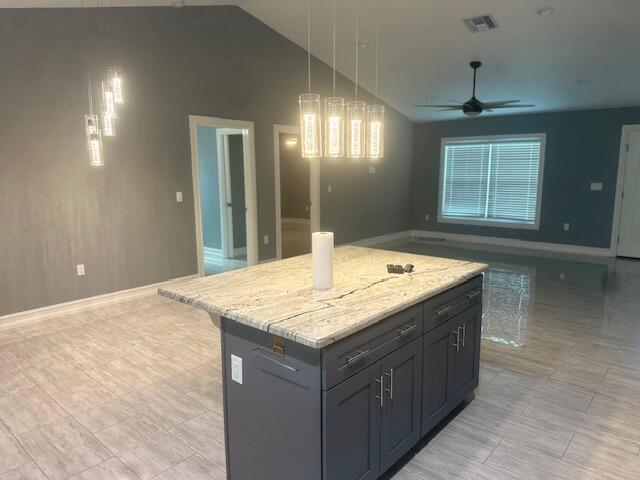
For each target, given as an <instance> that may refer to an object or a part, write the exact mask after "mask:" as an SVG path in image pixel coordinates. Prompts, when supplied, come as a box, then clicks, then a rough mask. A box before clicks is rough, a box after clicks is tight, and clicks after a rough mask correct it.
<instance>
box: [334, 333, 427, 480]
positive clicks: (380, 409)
mask: <svg viewBox="0 0 640 480" xmlns="http://www.w3.org/2000/svg"><path fill="white" fill-rule="evenodd" d="M421 354H422V345H421V343H420V341H418V340H415V341H413V342H411V343H409V344H408V345H405V346H404V347H402V348H400V349H398V350H396V351H394V352H392V353H391V354H389V355H387V356H386V357H384V358H383V359H381V360H380V361H378V362H376V363H375V364H374V365H371V366H370V367H368V368H366V369H365V370H363V371H361V372H359V373H357V374H356V375H354V376H352V377H351V378H349V379H348V380H345V381H344V382H342V383H339V384H338V385H336V386H335V387H333V388H332V389H331V390H329V391H327V392H325V393H324V402H323V403H324V409H323V413H324V418H325V421H324V436H323V438H324V442H323V445H324V451H325V455H324V478H325V479H326V480H333V479H340V480H368V479H376V478H378V476H379V475H380V474H382V473H383V472H384V471H386V470H387V469H388V468H389V467H391V466H392V465H393V464H394V463H396V462H397V461H398V460H399V459H400V457H402V455H404V454H405V453H406V452H408V451H409V449H411V447H413V446H414V445H415V444H416V443H417V442H418V440H419V439H420V397H421V391H420V384H421V382H422V375H421V370H422V356H421Z"/></svg>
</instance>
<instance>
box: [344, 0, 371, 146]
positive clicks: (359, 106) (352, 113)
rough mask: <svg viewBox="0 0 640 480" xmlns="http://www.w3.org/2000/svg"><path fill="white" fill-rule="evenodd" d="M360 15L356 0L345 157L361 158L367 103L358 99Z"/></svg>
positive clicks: (357, 0)
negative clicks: (353, 66) (353, 71)
mask: <svg viewBox="0 0 640 480" xmlns="http://www.w3.org/2000/svg"><path fill="white" fill-rule="evenodd" d="M359 16H360V1H359V0H356V44H355V46H356V82H355V84H356V86H355V98H354V100H353V101H352V102H348V103H347V157H349V158H363V157H364V156H365V155H366V151H365V150H366V149H365V145H366V144H365V139H366V114H367V105H366V103H365V102H362V101H359V100H358V49H359V48H360V47H359V45H358V43H359V37H358V27H359V20H358V17H359Z"/></svg>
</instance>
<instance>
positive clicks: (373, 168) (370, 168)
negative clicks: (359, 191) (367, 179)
mask: <svg viewBox="0 0 640 480" xmlns="http://www.w3.org/2000/svg"><path fill="white" fill-rule="evenodd" d="M369 173H370V174H371V175H375V173H376V167H375V166H374V165H369Z"/></svg>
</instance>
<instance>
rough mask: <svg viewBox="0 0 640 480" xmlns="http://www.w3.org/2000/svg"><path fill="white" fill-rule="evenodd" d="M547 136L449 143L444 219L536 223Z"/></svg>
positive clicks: (444, 177) (442, 189)
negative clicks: (543, 154) (544, 143)
mask: <svg viewBox="0 0 640 480" xmlns="http://www.w3.org/2000/svg"><path fill="white" fill-rule="evenodd" d="M542 141H543V140H542V138H539V137H534V138H521V139H509V140H498V139H496V140H485V141H468V142H465V141H460V140H457V141H455V142H449V143H445V144H444V146H443V148H444V152H443V161H444V165H443V175H442V181H441V186H440V193H441V202H440V208H441V212H440V214H441V217H443V218H450V219H461V220H474V221H480V222H497V223H515V224H526V225H535V224H536V221H537V218H538V217H537V207H538V190H539V188H538V187H539V182H540V178H539V176H540V165H541V158H540V157H541V152H542Z"/></svg>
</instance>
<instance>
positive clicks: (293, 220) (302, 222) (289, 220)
mask: <svg viewBox="0 0 640 480" xmlns="http://www.w3.org/2000/svg"><path fill="white" fill-rule="evenodd" d="M280 222H281V223H296V224H298V225H311V220H310V219H308V218H293V217H287V218H283V219H282V220H281V221H280Z"/></svg>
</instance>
